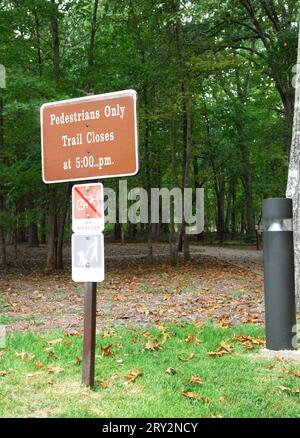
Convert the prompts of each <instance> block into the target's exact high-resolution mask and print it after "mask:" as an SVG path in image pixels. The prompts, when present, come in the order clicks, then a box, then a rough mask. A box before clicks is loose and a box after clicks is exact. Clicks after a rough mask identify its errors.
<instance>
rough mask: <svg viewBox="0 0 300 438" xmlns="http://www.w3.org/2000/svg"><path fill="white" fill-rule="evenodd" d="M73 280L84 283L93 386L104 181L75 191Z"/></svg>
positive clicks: (85, 372) (85, 360)
mask: <svg viewBox="0 0 300 438" xmlns="http://www.w3.org/2000/svg"><path fill="white" fill-rule="evenodd" d="M72 201H73V202H72V206H73V209H72V210H73V211H72V229H73V231H74V234H73V235H72V279H73V280H74V281H76V282H84V283H85V292H84V321H83V354H82V383H83V384H84V385H86V386H89V387H92V386H94V376H95V348H96V310H97V282H101V281H103V280H104V238H103V234H102V231H103V230H104V212H103V186H102V184H89V185H88V184H81V185H75V186H73V190H72Z"/></svg>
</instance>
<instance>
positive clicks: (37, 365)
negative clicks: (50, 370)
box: [35, 360, 43, 368]
mask: <svg viewBox="0 0 300 438" xmlns="http://www.w3.org/2000/svg"><path fill="white" fill-rule="evenodd" d="M35 366H36V367H38V368H39V367H42V366H43V363H42V362H41V361H40V360H39V361H37V362H36V363H35Z"/></svg>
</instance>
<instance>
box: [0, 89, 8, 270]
mask: <svg viewBox="0 0 300 438" xmlns="http://www.w3.org/2000/svg"><path fill="white" fill-rule="evenodd" d="M3 109H4V104H3V98H2V96H0V151H1V149H3V148H4V133H3V130H4V119H3ZM2 190H3V189H2V187H0V215H1V213H4V193H3V192H2ZM0 241H1V265H2V266H3V267H6V266H7V257H6V241H5V229H4V223H2V224H1V223H0Z"/></svg>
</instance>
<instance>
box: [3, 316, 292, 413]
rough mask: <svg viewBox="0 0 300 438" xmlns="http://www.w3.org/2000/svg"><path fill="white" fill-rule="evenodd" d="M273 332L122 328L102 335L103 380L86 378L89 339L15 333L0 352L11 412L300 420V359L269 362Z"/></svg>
mask: <svg viewBox="0 0 300 438" xmlns="http://www.w3.org/2000/svg"><path fill="white" fill-rule="evenodd" d="M262 336H263V329H262V328H261V327H259V326H254V325H244V326H235V327H220V326H217V325H214V324H212V323H209V324H206V325H203V326H201V325H191V324H176V325H174V324H173V325H163V324H158V325H157V326H156V328H149V329H148V330H147V329H146V330H143V329H140V328H124V327H115V328H113V329H111V330H106V331H103V332H102V333H99V334H98V336H97V348H96V370H95V378H96V384H95V387H94V389H93V390H89V389H87V388H86V387H84V386H82V385H81V355H82V337H81V336H80V335H79V336H78V334H77V333H73V334H72V333H71V334H69V335H67V334H65V333H63V332H60V331H51V332H46V333H42V334H33V333H12V334H10V335H9V336H8V339H7V347H6V349H2V350H0V392H1V398H0V416H1V417H14V416H18V417H299V416H300V412H299V402H300V394H299V387H300V379H299V377H298V371H299V370H298V369H299V368H300V367H299V366H298V367H297V365H295V364H290V363H287V362H282V361H281V360H276V359H275V360H265V359H261V358H260V357H259V356H258V355H257V354H256V352H258V350H259V348H261V346H262V343H263V340H262Z"/></svg>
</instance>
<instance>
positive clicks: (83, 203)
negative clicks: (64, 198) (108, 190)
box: [76, 194, 99, 211]
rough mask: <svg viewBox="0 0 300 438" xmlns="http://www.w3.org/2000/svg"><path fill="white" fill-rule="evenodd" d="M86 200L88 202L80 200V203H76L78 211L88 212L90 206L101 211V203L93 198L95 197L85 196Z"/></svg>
mask: <svg viewBox="0 0 300 438" xmlns="http://www.w3.org/2000/svg"><path fill="white" fill-rule="evenodd" d="M85 199H86V200H87V201H88V202H86V201H85V200H84V199H82V198H80V199H78V201H77V202H76V208H77V209H78V210H81V211H82V210H86V209H87V208H88V207H89V206H90V205H92V206H93V207H94V208H95V210H98V209H99V201H98V199H96V198H93V195H92V194H91V195H88V196H85Z"/></svg>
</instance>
